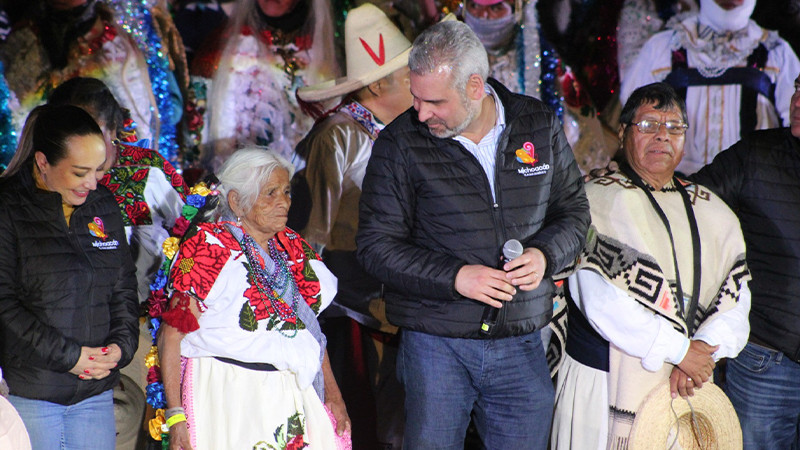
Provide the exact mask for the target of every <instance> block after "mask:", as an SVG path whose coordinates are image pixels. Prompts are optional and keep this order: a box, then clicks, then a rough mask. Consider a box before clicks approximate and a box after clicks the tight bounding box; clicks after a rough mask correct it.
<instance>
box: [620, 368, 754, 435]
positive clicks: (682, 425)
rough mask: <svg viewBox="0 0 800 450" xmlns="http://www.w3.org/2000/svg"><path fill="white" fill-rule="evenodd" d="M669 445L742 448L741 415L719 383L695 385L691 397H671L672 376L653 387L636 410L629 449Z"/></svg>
mask: <svg viewBox="0 0 800 450" xmlns="http://www.w3.org/2000/svg"><path fill="white" fill-rule="evenodd" d="M673 410H674V412H673ZM693 412H694V414H693ZM693 415H694V417H693ZM676 423H677V424H676ZM673 443H674V447H673ZM669 448H681V449H683V450H690V449H702V450H712V449H717V450H736V449H741V448H742V428H741V427H740V426H739V418H738V417H737V416H736V411H735V410H734V409H733V405H731V402H730V400H728V397H727V396H725V393H723V392H722V390H721V389H720V388H719V387H717V386H716V385H715V384H713V383H705V384H703V387H702V388H700V389H695V391H694V396H693V397H689V399H688V401H687V400H686V399H684V398H683V397H678V398H676V399H674V400H673V399H672V397H671V396H670V391H669V380H666V381H665V382H663V383H661V384H659V385H658V386H656V387H655V388H654V389H653V390H652V391H650V393H649V394H648V395H647V397H646V398H645V400H644V402H642V406H640V407H639V411H637V412H636V419H635V420H634V422H633V429H632V430H631V436H630V439H629V441H628V449H629V450H653V449H659V450H660V449H669Z"/></svg>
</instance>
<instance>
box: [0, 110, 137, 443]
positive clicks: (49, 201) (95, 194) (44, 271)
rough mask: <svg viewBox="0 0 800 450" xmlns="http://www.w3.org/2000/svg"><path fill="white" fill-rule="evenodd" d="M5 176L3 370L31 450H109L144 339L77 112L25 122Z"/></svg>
mask: <svg viewBox="0 0 800 450" xmlns="http://www.w3.org/2000/svg"><path fill="white" fill-rule="evenodd" d="M20 141H21V142H20V146H19V148H18V150H17V155H16V157H15V158H14V159H13V160H12V162H11V164H10V165H9V168H8V169H7V170H6V172H5V173H3V175H2V178H0V330H2V331H0V333H2V334H1V335H0V365H2V367H3V373H4V375H5V377H6V381H7V382H8V385H9V389H10V397H9V400H10V401H11V403H12V404H13V405H14V407H15V408H16V409H17V411H18V412H19V413H20V416H21V417H22V420H23V422H24V423H25V426H26V428H27V429H28V433H29V434H30V437H31V444H32V447H33V448H65V449H86V448H98V449H113V448H114V441H115V427H114V405H113V398H112V391H111V389H112V388H113V387H114V385H115V384H116V383H117V381H118V380H119V369H120V368H121V367H122V366H124V365H126V364H128V362H130V359H131V358H132V357H133V354H134V352H135V350H136V345H137V342H138V322H137V318H138V313H137V305H138V301H137V296H136V278H135V274H134V271H135V268H134V266H133V262H132V260H131V256H130V251H129V249H128V245H127V241H126V239H125V231H124V229H123V226H122V220H121V218H120V214H119V208H118V207H117V203H116V201H115V200H114V197H113V196H112V195H111V193H110V192H108V191H107V190H106V189H105V188H104V187H102V186H98V184H97V181H98V180H99V179H100V177H101V176H102V175H103V170H102V167H103V164H104V163H105V159H106V151H105V143H104V139H103V134H102V132H101V130H100V128H99V127H98V126H97V123H95V121H94V120H93V119H92V117H91V116H90V115H89V114H88V113H86V112H85V111H83V110H82V109H80V108H78V107H75V106H45V107H40V108H37V109H36V110H34V112H32V113H31V116H30V117H29V119H28V122H27V123H26V126H25V130H24V131H23V135H22V138H21V140H20Z"/></svg>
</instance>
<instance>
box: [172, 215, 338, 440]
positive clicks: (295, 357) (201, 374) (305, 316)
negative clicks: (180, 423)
mask: <svg viewBox="0 0 800 450" xmlns="http://www.w3.org/2000/svg"><path fill="white" fill-rule="evenodd" d="M335 283H336V279H335V277H333V276H332V275H331V274H330V272H329V271H328V270H327V269H326V268H325V266H324V265H323V264H322V263H321V261H319V260H318V257H317V255H316V253H315V252H314V251H313V250H312V249H311V247H310V246H309V245H308V243H306V242H305V241H304V240H303V239H302V238H300V236H299V235H297V234H296V233H294V232H293V231H291V230H290V229H288V228H287V229H286V230H284V231H281V232H279V233H278V234H276V235H275V236H274V237H273V238H272V239H271V240H270V241H269V245H268V248H267V249H261V248H260V247H259V246H258V245H257V244H256V243H255V241H254V240H253V239H252V238H250V237H249V236H248V235H246V234H244V232H243V230H242V229H241V228H239V227H237V226H236V225H235V224H233V223H232V222H218V223H210V224H200V225H199V226H198V228H197V230H196V234H194V235H193V236H191V237H190V238H188V239H186V240H185V241H184V242H183V244H181V247H180V250H179V252H178V254H177V256H176V259H175V261H174V263H173V265H172V268H171V270H170V287H169V293H168V295H169V296H170V297H172V298H173V299H174V298H177V299H178V301H177V306H176V307H174V308H173V309H169V310H167V311H166V312H165V313H164V314H163V320H164V321H165V322H166V323H168V324H170V325H172V326H173V327H175V328H177V329H178V330H179V331H181V332H183V333H187V334H186V336H185V337H184V338H183V340H182V341H181V355H182V360H183V362H182V372H183V376H182V388H181V389H182V399H183V407H184V408H185V410H186V416H187V417H188V426H189V433H190V436H191V440H192V445H193V446H194V448H196V449H198V450H200V449H214V448H264V449H266V448H302V447H303V444H308V445H310V446H312V447H313V448H331V449H335V448H337V446H336V444H335V443H336V442H337V441H336V435H335V430H334V429H333V427H332V425H331V420H330V419H329V417H328V414H327V413H326V409H325V407H324V406H323V403H322V399H323V398H324V393H323V392H322V386H321V361H322V354H323V353H324V350H325V340H324V336H322V334H321V332H320V331H319V324H318V323H317V321H316V315H317V314H319V312H320V311H322V310H323V309H324V308H325V307H326V306H327V305H328V304H329V303H330V301H331V300H332V298H333V296H334V295H335V293H336V290H335ZM188 302H196V304H197V307H198V309H199V310H200V311H201V315H200V318H199V319H195V316H194V315H193V314H192V313H191V312H189V311H188ZM255 387H257V388H255ZM252 424H258V426H252Z"/></svg>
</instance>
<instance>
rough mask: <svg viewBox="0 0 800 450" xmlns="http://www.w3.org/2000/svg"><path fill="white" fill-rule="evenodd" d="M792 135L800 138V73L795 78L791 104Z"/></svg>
mask: <svg viewBox="0 0 800 450" xmlns="http://www.w3.org/2000/svg"><path fill="white" fill-rule="evenodd" d="M789 112H790V117H791V127H792V135H793V136H794V137H796V138H800V75H798V77H797V78H796V79H795V80H794V94H792V104H791V105H789Z"/></svg>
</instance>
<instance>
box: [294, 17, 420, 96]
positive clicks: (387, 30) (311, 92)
mask: <svg viewBox="0 0 800 450" xmlns="http://www.w3.org/2000/svg"><path fill="white" fill-rule="evenodd" d="M344 49H345V57H346V59H347V75H346V76H344V77H341V78H338V79H336V80H330V81H326V82H324V83H320V84H316V85H313V86H306V87H303V88H300V89H298V91H297V96H298V97H300V99H301V100H303V101H305V102H319V101H323V100H329V99H332V98H334V97H338V96H340V95H344V94H349V93H350V92H354V91H356V90H358V89H361V88H362V87H364V86H366V85H368V84H370V83H373V82H375V81H378V80H380V79H381V78H383V77H385V76H387V75H389V74H391V73H392V72H394V71H395V70H397V69H400V68H401V67H405V66H407V65H408V54H409V53H410V52H411V42H409V41H408V39H406V37H405V36H404V35H403V33H401V32H400V30H399V29H397V27H396V26H395V25H394V23H392V21H391V20H389V18H388V17H386V14H384V13H383V11H381V10H380V9H379V8H378V7H377V6H375V5H373V4H371V3H364V4H363V5H361V6H359V7H358V8H354V9H351V10H350V11H349V12H348V13H347V18H346V19H345V22H344Z"/></svg>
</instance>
